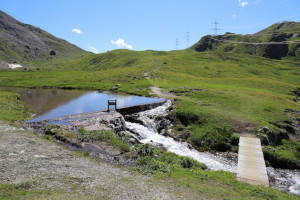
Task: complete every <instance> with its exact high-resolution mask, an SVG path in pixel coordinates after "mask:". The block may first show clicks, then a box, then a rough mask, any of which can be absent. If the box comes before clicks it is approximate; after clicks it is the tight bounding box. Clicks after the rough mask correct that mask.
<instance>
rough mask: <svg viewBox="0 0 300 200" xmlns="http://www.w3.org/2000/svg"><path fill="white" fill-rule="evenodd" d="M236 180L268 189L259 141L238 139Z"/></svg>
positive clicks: (267, 179) (266, 174)
mask: <svg viewBox="0 0 300 200" xmlns="http://www.w3.org/2000/svg"><path fill="white" fill-rule="evenodd" d="M237 180H238V181H241V182H245V183H249V184H252V185H264V186H267V187H269V178H268V173H267V168H266V165H265V160H264V156H263V153H262V148H261V143H260V139H258V138H252V137H240V141H239V154H238V174H237Z"/></svg>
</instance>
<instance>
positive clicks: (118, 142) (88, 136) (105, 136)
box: [77, 128, 130, 152]
mask: <svg viewBox="0 0 300 200" xmlns="http://www.w3.org/2000/svg"><path fill="white" fill-rule="evenodd" d="M77 139H78V140H80V141H82V142H83V141H85V142H90V141H91V142H92V141H103V142H107V143H108V144H111V145H113V146H116V147H118V148H119V149H120V150H121V151H122V152H129V151H130V146H129V144H128V143H125V142H124V139H123V141H122V138H118V137H117V135H116V134H115V133H114V132H113V131H111V130H105V129H102V130H100V131H86V130H85V129H83V128H82V129H79V130H78V135H77Z"/></svg>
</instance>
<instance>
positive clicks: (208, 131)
mask: <svg viewBox="0 0 300 200" xmlns="http://www.w3.org/2000/svg"><path fill="white" fill-rule="evenodd" d="M299 68H300V62H299V61H297V62H296V61H279V60H271V59H266V58H262V57H255V56H249V55H244V54H234V53H219V52H201V53H199V52H194V51H172V52H158V51H143V52H134V51H128V50H116V51H111V52H107V53H104V54H100V55H91V56H87V57H84V58H82V59H77V60H73V61H70V62H67V63H64V64H61V65H58V66H56V67H53V66H52V68H51V69H50V66H49V65H44V67H41V70H36V69H35V66H34V67H32V68H30V67H28V69H29V70H27V71H25V72H23V71H21V70H20V69H19V70H14V71H5V72H1V75H0V79H1V86H19V87H44V86H46V87H60V88H62V87H65V88H69V87H73V88H82V89H101V90H109V89H110V88H111V87H113V86H114V85H115V84H121V86H120V87H119V89H118V91H119V92H126V93H131V94H138V95H149V86H157V87H161V88H164V89H165V90H169V91H173V92H175V93H176V94H177V95H178V96H179V98H178V99H177V101H175V105H176V106H177V109H176V111H175V113H174V116H175V121H174V123H175V124H176V127H179V128H178V130H179V131H178V133H179V134H181V135H182V137H184V138H185V139H188V140H189V141H190V142H191V143H192V144H193V145H194V146H195V147H198V148H199V150H204V149H218V150H233V151H236V150H237V148H236V145H237V144H236V142H234V139H233V140H231V139H229V138H230V137H231V136H232V133H233V132H242V131H244V130H245V129H246V128H249V127H250V128H256V130H258V129H259V128H261V127H263V126H268V127H270V128H272V129H273V130H274V131H279V130H278V129H277V128H276V127H275V126H273V125H272V124H271V123H274V122H284V121H285V122H289V121H290V119H289V118H288V117H287V115H286V114H285V111H286V110H297V111H299V110H300V104H299V102H295V101H294V99H295V96H293V95H292V91H294V90H295V89H296V88H298V87H300V78H299V77H300V73H299ZM145 72H148V74H150V75H151V76H152V77H151V78H150V80H148V79H147V78H145V77H144V73H145ZM41 80H42V81H41ZM181 87H185V88H181ZM195 89H196V90H195ZM176 119H179V121H178V120H177V121H176ZM181 124H183V125H181ZM175 132H176V130H175ZM217 138H218V139H217ZM203 139H206V143H205V144H201V141H202V140H203ZM287 143H288V146H291V148H290V147H289V148H286V150H284V148H281V147H280V148H279V146H278V148H279V150H277V149H276V148H277V147H273V146H271V147H270V148H271V150H272V149H274V148H275V150H276V152H278V153H276V154H274V155H273V154H272V155H271V156H272V158H273V159H274V157H282V156H283V157H288V158H290V159H291V160H292V163H293V164H292V165H289V166H282V167H287V168H294V166H295V165H296V166H298V167H297V168H300V163H299V158H298V156H296V155H298V154H299V153H298V154H297V152H298V151H299V150H297V148H299V145H298V144H297V143H296V144H295V143H290V142H289V141H288V142H287ZM280 149H281V150H280ZM269 160H272V159H269ZM271 164H272V163H271Z"/></svg>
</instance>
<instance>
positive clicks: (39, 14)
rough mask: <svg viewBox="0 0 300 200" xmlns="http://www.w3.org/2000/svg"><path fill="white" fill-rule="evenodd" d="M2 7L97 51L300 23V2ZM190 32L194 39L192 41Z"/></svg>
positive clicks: (18, 0) (187, 0)
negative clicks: (215, 26) (293, 22)
mask: <svg viewBox="0 0 300 200" xmlns="http://www.w3.org/2000/svg"><path fill="white" fill-rule="evenodd" d="M0 10H2V11H4V12H6V13H8V14H9V15H11V16H12V17H14V18H16V19H17V20H19V21H21V22H23V23H26V24H31V25H34V26H37V27H40V28H42V29H44V30H46V31H48V32H49V33H51V34H53V35H55V36H57V37H59V38H62V39H65V40H67V41H69V42H71V43H73V44H75V45H77V46H79V47H81V48H83V49H85V50H89V51H92V52H95V53H101V52H106V51H108V50H113V49H117V48H128V49H133V50H138V51H139V50H147V49H153V50H165V51H169V50H174V49H176V39H177V38H178V49H184V48H186V47H187V46H188V45H192V44H194V43H195V42H197V41H198V40H200V39H201V37H203V36H205V35H207V34H213V33H214V31H213V30H212V28H213V27H214V26H213V25H212V23H213V22H214V21H215V20H217V21H218V22H219V23H220V24H219V28H220V29H221V30H220V31H219V32H218V33H220V34H223V33H225V32H233V33H239V34H248V33H255V32H257V31H259V30H261V29H264V28H266V27H268V26H270V25H272V24H273V23H276V22H282V21H300V0H205V1H204V0H126V1H125V0H105V1H104V0H51V1H50V0H47V1H46V0H0ZM187 32H189V38H190V40H189V43H187Z"/></svg>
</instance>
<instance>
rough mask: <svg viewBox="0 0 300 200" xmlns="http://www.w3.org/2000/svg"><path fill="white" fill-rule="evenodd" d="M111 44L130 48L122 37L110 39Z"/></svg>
mask: <svg viewBox="0 0 300 200" xmlns="http://www.w3.org/2000/svg"><path fill="white" fill-rule="evenodd" d="M110 42H111V43H112V44H113V45H116V46H117V47H118V48H126V49H130V50H132V46H131V45H130V44H127V43H126V42H125V40H123V39H122V38H119V39H117V40H116V41H113V40H111V41H110Z"/></svg>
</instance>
